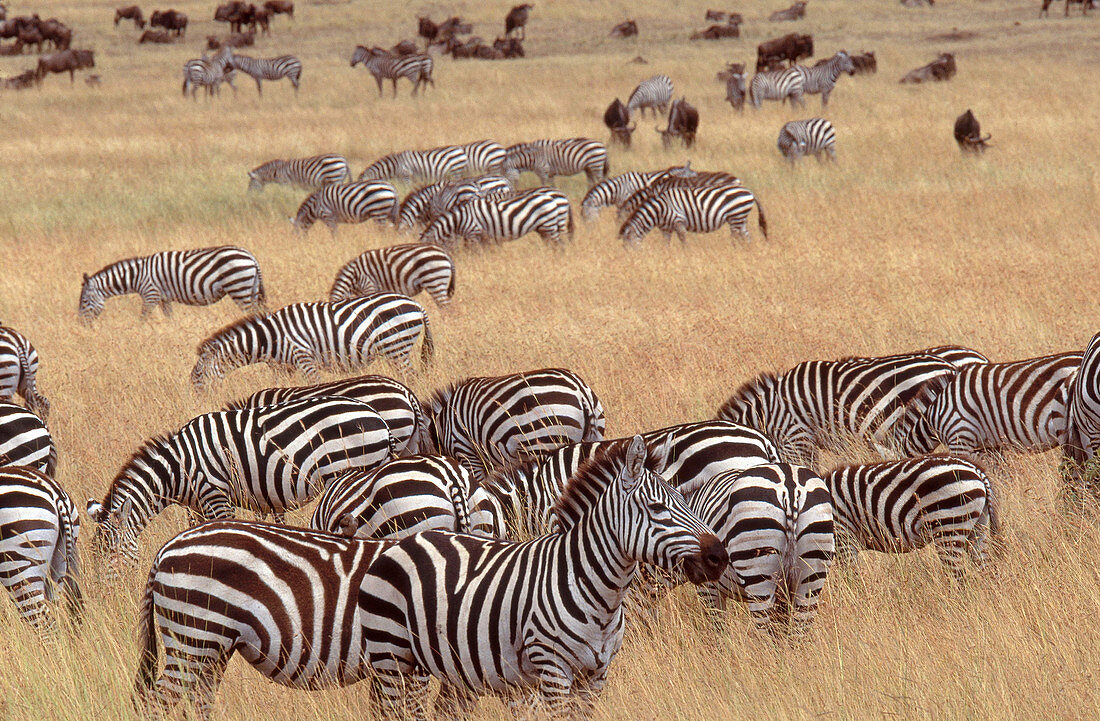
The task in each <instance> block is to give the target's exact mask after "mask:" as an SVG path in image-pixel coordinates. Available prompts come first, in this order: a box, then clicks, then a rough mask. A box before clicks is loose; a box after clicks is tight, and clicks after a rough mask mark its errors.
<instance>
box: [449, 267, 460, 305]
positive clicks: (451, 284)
mask: <svg viewBox="0 0 1100 721" xmlns="http://www.w3.org/2000/svg"><path fill="white" fill-rule="evenodd" d="M456 275H458V273H456V272H455V270H454V268H452V269H451V279H450V281H448V282H447V298H454V297H455V276H456Z"/></svg>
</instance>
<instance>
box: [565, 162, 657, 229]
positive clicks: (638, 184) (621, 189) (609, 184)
mask: <svg viewBox="0 0 1100 721" xmlns="http://www.w3.org/2000/svg"><path fill="white" fill-rule="evenodd" d="M661 173H662V171H660V170H653V171H650V172H646V173H638V172H630V173H623V174H622V175H616V176H615V177H614V178H607V179H606V180H601V181H600V182H598V183H596V184H595V185H593V186H592V187H591V188H589V189H588V192H587V193H585V195H584V200H582V201H581V212H582V214H583V215H584V218H585V220H593V219H595V217H596V216H597V215H599V212H600V209H601V208H604V207H607V206H609V205H614V206H616V207H618V206H621V205H622V204H623V203H624V202H626V199H627V198H629V197H630V196H632V195H634V193H636V192H638V191H639V190H641V189H643V188H648V187H649V186H650V184H652V183H653V180H654V179H655V178H657V177H658V176H659V175H661Z"/></svg>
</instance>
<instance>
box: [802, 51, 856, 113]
mask: <svg viewBox="0 0 1100 721" xmlns="http://www.w3.org/2000/svg"><path fill="white" fill-rule="evenodd" d="M794 69H795V70H797V71H798V73H799V74H800V75H801V76H802V92H803V93H805V94H807V95H815V94H817V93H821V107H825V106H826V105H828V104H829V94H830V93H832V92H833V88H834V87H835V86H836V81H837V79H838V78H839V77H840V74H841V73H848V74H849V75H855V74H856V66H855V64H854V63H853V62H852V57H851V56H850V55H848V53H846V52H844V51H843V50H840V51H838V52H837V53H836V54H835V55H833V56H832V57H831V58H829V59H828V60H826V61H824V62H822V63H820V64H819V65H815V66H814V67H812V68H810V67H806V66H805V65H795V66H794Z"/></svg>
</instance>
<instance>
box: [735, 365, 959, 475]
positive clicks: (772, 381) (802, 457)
mask: <svg viewBox="0 0 1100 721" xmlns="http://www.w3.org/2000/svg"><path fill="white" fill-rule="evenodd" d="M972 367H973V366H972ZM960 372H962V371H959V370H958V369H956V368H955V366H953V365H951V364H950V363H948V362H947V361H945V360H943V359H941V358H940V357H938V356H932V355H925V354H923V353H921V352H915V353H903V354H900V355H893V356H884V357H880V358H844V359H841V360H835V361H806V362H804V363H799V364H798V365H796V366H795V367H793V368H791V369H790V370H788V371H785V372H783V373H780V374H779V375H775V374H773V373H764V374H762V375H760V376H759V377H757V378H756V379H754V380H752V381H749V382H748V383H746V384H744V385H743V386H741V388H739V389H738V390H737V391H736V392H735V393H734V394H733V395H732V396H730V398H729V400H727V401H726V402H725V403H724V404H722V407H721V408H719V409H718V418H721V419H726V420H730V421H733V422H734V423H743V424H745V425H747V426H749V427H750V428H755V429H757V430H759V431H760V432H762V433H764V434H765V435H766V436H768V437H769V438H771V439H772V440H773V441H774V442H775V444H776V445H777V446H778V447H779V454H780V457H781V458H782V459H783V460H784V462H786V463H797V464H800V465H806V466H809V467H811V468H812V467H813V465H814V461H815V456H816V449H817V448H819V447H834V446H835V447H840V446H842V444H843V443H845V442H846V441H848V440H850V439H851V438H852V437H854V438H856V439H864V440H866V441H868V442H869V443H870V444H871V445H872V446H873V447H875V448H876V449H878V450H879V451H880V452H883V453H886V452H893V451H895V450H901V451H902V452H912V451H913V450H916V451H917V452H923V451H927V450H931V449H930V448H927V447H924V446H922V445H921V444H920V443H917V442H915V441H914V440H913V439H912V437H911V436H912V434H913V433H915V431H914V428H915V427H917V426H919V425H920V423H921V419H922V418H923V413H924V412H925V411H926V409H927V408H928V407H929V406H931V405H932V402H933V401H934V399H935V397H936V394H937V393H939V392H940V391H941V390H942V389H943V388H944V386H945V385H947V383H949V382H950V381H951V379H953V378H954V377H955V375H956V373H960Z"/></svg>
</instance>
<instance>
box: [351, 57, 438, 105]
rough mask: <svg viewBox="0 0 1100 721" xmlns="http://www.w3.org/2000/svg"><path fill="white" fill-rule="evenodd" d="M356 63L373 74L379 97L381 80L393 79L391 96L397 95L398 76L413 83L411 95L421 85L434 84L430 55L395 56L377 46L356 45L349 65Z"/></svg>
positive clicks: (353, 65) (380, 94) (414, 93)
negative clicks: (361, 64)
mask: <svg viewBox="0 0 1100 721" xmlns="http://www.w3.org/2000/svg"><path fill="white" fill-rule="evenodd" d="M358 63H363V67H365V68H366V69H367V70H368V71H369V72H370V74H371V75H373V76H374V81H375V82H376V83H378V96H379V97H381V96H382V81H383V80H392V81H393V96H394V97H395V98H396V97H397V79H398V78H408V80H409V82H411V83H412V84H413V91H412V94H413V95H416V92H417V90H419V89H420V86H421V85H423V86H424V87H427V86H428V84H429V83H431V85H432V86H433V87H434V86H435V80H433V79H432V68H433V63H432V57H431V56H430V55H420V54H414V55H401V56H397V55H393V54H392V53H390V52H389V51H388V50H384V49H382V48H379V47H373V48H369V49H368V48H366V47H363V46H362V45H357V46H356V47H355V52H354V53H352V56H351V67H353V68H354V67H355V66H356V64H358Z"/></svg>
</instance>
